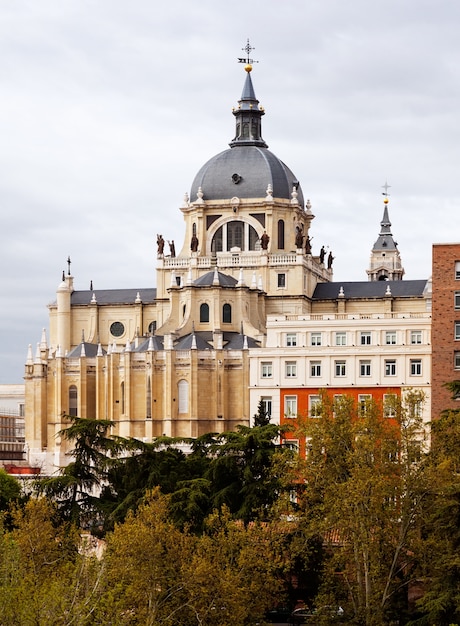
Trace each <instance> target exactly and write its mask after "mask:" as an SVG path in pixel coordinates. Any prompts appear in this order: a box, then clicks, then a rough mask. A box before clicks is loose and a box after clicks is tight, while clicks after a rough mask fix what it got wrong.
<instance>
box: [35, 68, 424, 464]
mask: <svg viewBox="0 0 460 626" xmlns="http://www.w3.org/2000/svg"><path fill="white" fill-rule="evenodd" d="M249 61H250V60H249V59H248V60H247V63H246V64H245V66H244V69H245V80H244V85H243V91H242V95H241V98H240V100H239V101H238V104H237V105H236V106H235V108H234V109H233V117H234V138H233V139H232V140H231V141H230V144H229V146H230V147H228V148H227V149H225V150H224V151H223V152H220V153H219V154H217V155H216V156H214V157H212V158H211V159H210V160H209V161H207V162H206V163H205V164H204V165H203V166H202V167H201V169H199V170H198V173H197V174H196V176H195V179H194V180H193V182H192V184H191V188H190V193H189V194H186V196H185V198H184V200H183V203H182V206H181V207H179V208H178V210H180V211H181V212H182V214H183V218H184V223H185V228H184V242H183V245H182V248H181V249H180V250H178V252H177V254H176V249H175V243H174V242H173V241H171V242H169V243H167V242H165V240H164V238H163V236H162V234H157V235H156V248H157V249H156V258H157V265H156V286H155V287H153V286H151V287H150V286H149V287H147V288H141V287H134V288H132V289H114V290H103V289H97V290H96V289H94V290H93V289H92V288H90V289H89V290H84V291H77V290H75V289H74V278H73V276H72V273H71V265H70V259H69V262H68V268H67V271H64V273H63V275H62V280H61V282H60V284H59V285H58V287H57V293H56V299H55V301H54V302H53V303H52V304H51V305H49V331H48V332H46V331H43V333H42V337H41V341H40V342H39V343H38V344H37V347H36V350H35V351H34V350H32V347H31V346H29V352H28V355H27V360H26V364H25V419H26V442H27V449H28V452H27V453H28V459H27V460H28V462H29V463H30V464H31V465H33V466H36V467H38V466H39V467H41V468H42V471H43V472H44V473H52V472H53V471H55V470H56V469H57V468H58V467H61V466H63V465H65V464H66V463H67V462H68V460H69V459H68V456H67V452H68V450H67V449H66V442H65V441H64V440H63V439H62V438H61V437H60V436H59V432H60V431H61V430H62V429H63V428H65V426H66V425H67V424H68V420H67V419H66V417H65V416H66V415H70V416H80V417H88V418H96V419H108V420H112V421H113V423H114V426H113V429H112V430H113V434H116V435H120V436H123V437H135V438H139V439H142V440H144V441H152V439H154V438H155V437H159V436H162V435H167V436H172V437H184V438H188V437H197V436H199V435H202V434H204V433H208V432H224V431H228V430H233V429H235V427H236V426H237V425H239V424H247V425H249V424H250V423H251V419H252V416H253V415H254V414H255V413H256V412H257V407H258V404H259V402H260V401H261V400H262V401H263V402H264V404H265V407H266V410H267V413H269V414H270V416H271V418H272V421H274V422H277V423H282V422H283V421H284V420H286V419H289V418H290V417H292V416H296V415H297V414H298V413H300V412H305V413H311V412H312V411H314V405H315V402H316V401H317V398H318V394H319V390H320V389H323V388H329V389H331V390H335V393H337V394H340V393H346V392H350V393H353V394H354V395H355V396H356V398H357V401H360V400H361V401H362V397H366V398H367V397H369V396H373V395H375V394H377V396H378V397H379V398H383V397H384V396H385V394H390V393H391V394H398V395H400V394H402V393H404V389H405V388H408V387H411V388H412V387H416V388H420V389H423V391H424V393H426V394H427V396H428V398H429V384H430V373H429V372H430V347H429V346H430V343H431V339H430V320H431V315H430V310H431V283H430V281H429V280H426V279H425V280H416V281H405V280H403V275H404V269H403V267H402V263H401V258H400V253H399V250H398V247H397V244H396V243H395V241H394V239H393V235H392V233H391V223H390V219H389V203H388V197H387V196H386V195H385V197H384V202H383V207H382V212H383V217H382V221H381V223H380V231H379V233H378V236H377V239H376V242H375V244H374V245H373V247H372V250H371V258H370V264H369V267H368V269H367V274H368V280H367V281H363V282H348V283H347V282H346V283H335V282H334V281H333V261H334V258H333V256H332V253H331V252H329V253H327V251H326V250H325V249H324V247H323V248H321V249H320V250H318V251H315V253H313V251H312V247H311V234H310V230H311V228H312V221H313V219H314V217H315V216H314V215H313V212H312V206H311V203H310V201H309V200H308V199H306V198H305V197H304V192H303V190H302V186H301V184H300V182H299V180H298V178H297V177H296V175H295V174H294V173H293V172H292V171H291V170H290V169H289V167H287V166H286V165H285V164H284V163H283V162H282V161H281V160H280V159H279V158H278V157H277V156H276V155H275V154H273V152H271V151H270V150H269V148H268V145H267V143H266V142H265V140H264V139H263V137H262V118H263V116H264V114H265V111H264V109H263V107H262V106H260V104H259V101H258V100H257V98H256V95H255V90H254V87H253V81H252V76H251V70H252V65H251V64H250V62H249ZM154 254H155V251H154ZM428 419H429V415H427V416H426V420H427V421H428Z"/></svg>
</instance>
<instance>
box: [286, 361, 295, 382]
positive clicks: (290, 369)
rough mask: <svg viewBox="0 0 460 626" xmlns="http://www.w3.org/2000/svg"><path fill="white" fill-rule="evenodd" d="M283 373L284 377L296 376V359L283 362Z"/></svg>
mask: <svg viewBox="0 0 460 626" xmlns="http://www.w3.org/2000/svg"><path fill="white" fill-rule="evenodd" d="M284 375H285V377H286V378H297V361H285V362H284Z"/></svg>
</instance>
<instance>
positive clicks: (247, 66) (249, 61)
mask: <svg viewBox="0 0 460 626" xmlns="http://www.w3.org/2000/svg"><path fill="white" fill-rule="evenodd" d="M241 50H243V52H246V56H245V57H243V58H241V57H239V58H238V63H245V66H244V69H245V70H246V72H250V71H251V70H252V66H253V64H254V63H258V62H259V61H254V59H251V58H250V56H249V55H250V54H251V52H252V51H253V50H255V48H253V47H252V46H251V44H250V43H249V39H248V40H247V42H246V45H245V46H244V48H241Z"/></svg>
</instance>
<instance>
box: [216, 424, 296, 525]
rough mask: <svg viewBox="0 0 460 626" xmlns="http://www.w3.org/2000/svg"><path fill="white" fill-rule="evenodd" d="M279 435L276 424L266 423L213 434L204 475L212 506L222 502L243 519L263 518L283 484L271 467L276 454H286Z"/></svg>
mask: <svg viewBox="0 0 460 626" xmlns="http://www.w3.org/2000/svg"><path fill="white" fill-rule="evenodd" d="M279 435H280V428H279V426H277V425H276V424H266V425H265V426H254V427H253V428H249V427H247V426H239V427H238V428H237V430H236V431H235V432H228V433H223V434H221V435H217V436H216V439H215V443H214V444H213V445H212V446H210V451H211V453H212V455H213V460H212V463H211V464H210V466H209V469H208V471H207V473H206V475H205V478H207V479H208V480H209V481H210V484H211V504H212V508H213V509H220V508H221V507H222V506H224V505H225V506H227V507H228V509H229V510H230V512H231V513H232V514H233V515H234V516H235V517H236V518H237V519H241V520H243V521H244V522H246V523H247V522H249V521H251V520H254V519H258V518H262V519H263V518H266V516H267V514H268V511H269V510H270V508H271V506H272V505H273V503H274V502H275V500H276V499H277V498H278V497H279V494H280V492H281V491H282V489H283V488H284V483H283V480H282V478H281V477H280V475H279V474H277V473H276V472H274V471H273V469H274V464H275V463H277V462H278V461H277V457H279V455H281V456H283V455H284V456H286V457H287V455H288V451H285V450H282V449H280V446H279V445H278V444H277V440H278V438H279Z"/></svg>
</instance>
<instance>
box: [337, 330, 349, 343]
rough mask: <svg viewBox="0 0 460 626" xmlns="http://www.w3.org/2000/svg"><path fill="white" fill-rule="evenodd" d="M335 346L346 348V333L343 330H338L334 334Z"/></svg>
mask: <svg viewBox="0 0 460 626" xmlns="http://www.w3.org/2000/svg"><path fill="white" fill-rule="evenodd" d="M335 345H336V346H346V345H347V332H346V331H345V330H338V331H336V333H335Z"/></svg>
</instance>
